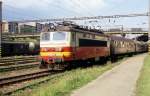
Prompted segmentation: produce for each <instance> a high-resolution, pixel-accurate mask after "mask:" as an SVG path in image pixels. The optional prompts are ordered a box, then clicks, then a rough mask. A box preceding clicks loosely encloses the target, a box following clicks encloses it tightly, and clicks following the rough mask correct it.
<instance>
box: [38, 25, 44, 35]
mask: <svg viewBox="0 0 150 96" xmlns="http://www.w3.org/2000/svg"><path fill="white" fill-rule="evenodd" d="M43 28H44V24H41V23H36V32H37V33H40V32H42V30H43Z"/></svg>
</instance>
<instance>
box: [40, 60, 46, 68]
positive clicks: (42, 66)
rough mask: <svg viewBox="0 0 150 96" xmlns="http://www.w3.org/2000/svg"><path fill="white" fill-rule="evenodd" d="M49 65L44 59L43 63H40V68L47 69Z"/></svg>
mask: <svg viewBox="0 0 150 96" xmlns="http://www.w3.org/2000/svg"><path fill="white" fill-rule="evenodd" d="M47 67H48V66H47V64H46V63H45V62H44V61H43V60H42V61H41V63H40V64H39V68H40V69H45V68H47Z"/></svg>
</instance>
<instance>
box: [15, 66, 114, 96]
mask: <svg viewBox="0 0 150 96" xmlns="http://www.w3.org/2000/svg"><path fill="white" fill-rule="evenodd" d="M113 66H115V65H112V64H108V65H105V66H94V67H91V68H85V69H76V70H72V71H69V72H65V73H64V74H65V75H64V76H61V77H57V78H55V79H52V80H51V81H49V82H47V83H45V84H41V85H40V86H39V87H37V88H36V89H35V88H34V89H33V90H30V91H28V90H26V91H24V92H23V93H19V92H18V93H16V94H15V96H18V95H19V96H69V94H70V93H71V92H72V91H73V90H75V89H78V88H80V87H81V86H83V85H86V84H87V83H88V82H90V81H92V80H94V79H96V78H97V77H98V76H99V75H101V74H102V73H104V72H105V71H107V70H110V69H111V68H113Z"/></svg>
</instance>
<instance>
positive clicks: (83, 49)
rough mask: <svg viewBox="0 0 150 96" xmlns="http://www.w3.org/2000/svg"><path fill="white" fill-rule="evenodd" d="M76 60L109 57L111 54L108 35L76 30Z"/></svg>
mask: <svg viewBox="0 0 150 96" xmlns="http://www.w3.org/2000/svg"><path fill="white" fill-rule="evenodd" d="M74 54H75V59H76V60H86V59H90V58H96V57H107V56H109V54H110V50H109V40H108V37H106V36H102V35H96V34H89V33H80V32H76V51H75V52H74Z"/></svg>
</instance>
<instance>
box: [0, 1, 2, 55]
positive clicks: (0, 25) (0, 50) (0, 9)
mask: <svg viewBox="0 0 150 96" xmlns="http://www.w3.org/2000/svg"><path fill="white" fill-rule="evenodd" d="M1 57H2V0H0V58H1Z"/></svg>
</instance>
